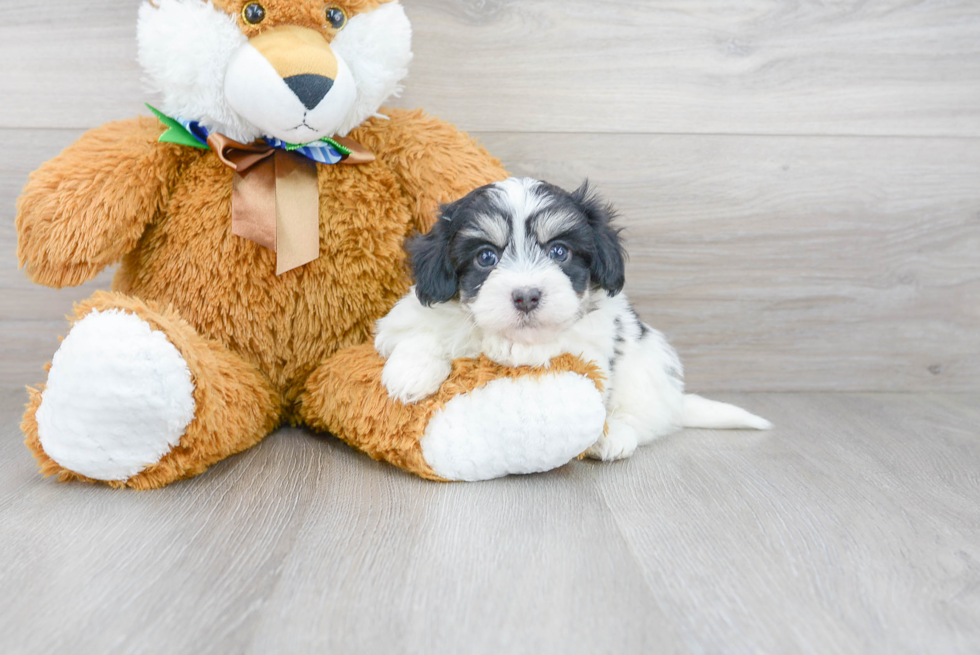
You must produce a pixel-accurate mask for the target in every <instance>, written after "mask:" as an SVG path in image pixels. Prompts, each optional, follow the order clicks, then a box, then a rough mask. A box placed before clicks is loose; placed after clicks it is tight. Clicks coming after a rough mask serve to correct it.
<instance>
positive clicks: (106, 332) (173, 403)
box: [37, 310, 194, 481]
mask: <svg viewBox="0 0 980 655" xmlns="http://www.w3.org/2000/svg"><path fill="white" fill-rule="evenodd" d="M193 419H194V383H193V381H192V379H191V373H190V370H189V369H188V368H187V362H185V361H184V358H183V357H182V356H181V355H180V353H179V352H178V351H177V349H176V348H175V347H174V346H173V344H171V343H170V341H168V340H167V337H166V335H164V334H163V333H162V332H159V331H155V330H153V329H152V328H151V327H150V325H149V324H148V323H146V322H145V321H143V320H142V319H140V318H139V317H138V316H135V315H133V314H127V313H124V312H121V311H118V310H108V311H104V312H99V311H93V312H92V313H91V314H89V315H88V316H86V317H85V318H83V319H82V320H81V321H79V322H78V323H76V324H75V325H74V327H72V329H71V331H70V332H69V333H68V336H67V337H65V340H64V341H63V342H62V344H61V347H60V348H59V349H58V352H56V353H55V355H54V359H53V361H52V364H51V372H50V373H49V374H48V381H47V385H46V387H45V389H44V392H43V394H42V396H41V406H40V407H39V408H38V410H37V424H38V435H39V437H40V440H41V446H42V448H44V452H45V453H47V455H48V456H49V457H50V458H51V459H53V460H54V461H56V462H57V463H58V464H60V465H61V466H63V467H65V468H66V469H68V470H70V471H74V472H75V473H80V474H81V475H84V476H87V477H90V478H93V479H95V480H106V481H110V480H117V481H122V480H127V479H129V478H130V477H132V476H134V475H136V474H138V473H139V472H141V471H142V470H143V469H145V468H146V467H147V466H149V465H151V464H155V463H156V462H158V461H160V459H161V458H162V457H163V456H164V455H166V454H167V453H168V452H170V449H171V448H173V447H174V446H176V445H177V444H178V443H179V442H180V438H181V437H182V436H183V435H184V431H185V430H186V428H187V426H188V424H189V423H190V422H191V421H192V420H193Z"/></svg>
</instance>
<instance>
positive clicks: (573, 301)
mask: <svg viewBox="0 0 980 655" xmlns="http://www.w3.org/2000/svg"><path fill="white" fill-rule="evenodd" d="M613 218H614V213H613V210H612V208H611V207H610V206H609V205H607V204H606V203H605V202H603V201H602V200H601V199H600V198H599V197H598V196H596V195H595V194H594V193H592V191H591V190H590V188H589V186H588V183H586V184H583V185H582V186H581V187H580V188H579V189H578V190H577V191H574V192H572V193H568V192H567V191H563V190H562V189H559V188H558V187H556V186H553V185H551V184H548V183H546V182H540V181H537V180H531V179H527V178H511V179H509V180H505V181H504V182H498V183H495V184H491V185H488V186H485V187H481V188H479V189H477V190H475V191H473V192H472V193H470V194H469V195H467V196H466V197H464V198H463V199H461V200H459V201H457V202H455V203H452V204H450V205H446V206H444V207H443V208H442V214H441V216H440V220H438V221H436V224H435V225H434V226H433V228H432V230H431V231H430V232H429V233H428V234H426V235H424V236H420V237H417V238H416V239H414V240H413V241H412V242H411V243H410V245H409V249H410V252H411V254H412V265H413V268H414V271H415V290H416V293H417V295H418V297H419V300H420V301H421V302H422V303H423V304H425V305H431V304H433V303H441V302H447V301H449V300H452V299H458V300H459V301H460V303H461V304H462V306H463V307H464V308H465V309H466V310H467V311H469V312H470V314H471V315H472V316H473V319H474V321H475V322H476V323H477V325H479V326H480V327H481V328H482V329H483V330H485V331H487V332H490V333H494V334H498V335H501V336H504V337H506V338H508V339H510V340H511V341H515V342H519V343H538V342H544V341H547V340H549V339H552V338H554V336H555V334H556V333H558V332H560V331H562V330H564V329H566V328H568V327H569V326H571V325H572V324H573V323H574V322H575V321H577V320H578V319H579V318H581V317H582V315H583V314H584V307H585V304H586V302H587V300H588V298H589V295H590V294H591V293H593V292H595V291H597V290H602V291H605V292H606V293H608V294H610V295H615V294H617V293H619V292H620V291H621V290H622V288H623V283H624V261H623V259H624V258H623V248H622V243H621V240H620V237H619V230H617V229H616V228H615V227H613V225H612V221H613Z"/></svg>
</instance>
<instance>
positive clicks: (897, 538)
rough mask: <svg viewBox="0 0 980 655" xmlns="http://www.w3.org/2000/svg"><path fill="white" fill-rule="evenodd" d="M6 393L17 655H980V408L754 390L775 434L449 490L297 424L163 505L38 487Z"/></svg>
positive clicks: (16, 394) (698, 439)
mask: <svg viewBox="0 0 980 655" xmlns="http://www.w3.org/2000/svg"><path fill="white" fill-rule="evenodd" d="M23 399H24V398H23V392H22V391H20V390H12V389H10V388H5V389H3V390H2V392H0V437H2V438H0V588H3V589H4V590H5V591H7V593H5V594H2V595H0V651H2V652H4V653H33V652H47V651H54V650H63V649H65V648H66V647H67V648H70V649H71V650H72V652H77V653H80V654H82V655H84V654H87V653H103V652H108V651H110V650H112V651H113V652H120V653H135V652H140V653H164V652H168V653H169V652H189V651H194V652H202V653H211V652H311V651H316V652H320V651H329V652H362V653H375V652H379V653H380V652H408V653H416V652H434V653H443V652H445V653H451V652H469V653H475V654H479V653H499V652H513V653H542V654H547V653H568V654H572V655H574V654H576V653H594V652H623V653H649V652H664V653H672V652H726V653H828V652H835V653H844V654H847V653H883V652H888V653H937V654H938V653H943V654H944V655H947V654H957V653H970V652H975V649H976V646H977V644H978V643H980V628H978V626H980V594H978V593H977V589H978V588H980V568H978V567H977V566H976V562H977V561H980V505H978V503H977V500H980V476H978V474H977V471H978V470H980V434H978V432H977V428H976V421H977V419H978V418H980V414H978V411H977V409H976V408H977V407H978V406H980V397H978V396H977V395H976V394H972V395H960V396H955V395H929V396H913V395H907V394H905V395H900V394H874V395H846V394H829V395H813V394H768V395H761V394H751V395H739V394H729V395H726V396H724V399H726V400H729V401H733V402H739V403H741V404H743V405H745V406H746V407H749V408H751V409H752V410H754V411H758V412H760V413H762V414H763V415H766V416H767V417H769V418H771V419H773V420H774V421H775V422H776V425H777V428H776V430H775V431H773V432H771V433H749V432H709V431H687V432H684V433H681V434H678V435H674V436H672V437H670V438H668V439H666V440H663V441H661V442H659V443H657V444H654V445H652V446H650V447H648V448H644V449H641V451H640V452H639V453H638V454H637V455H636V456H635V457H634V458H633V459H632V460H630V461H628V462H624V463H617V464H611V465H610V464H605V465H604V464H596V463H590V462H575V463H573V464H571V465H569V466H567V467H564V468H563V469H560V470H558V471H555V472H552V473H550V474H546V475H540V476H531V477H524V478H511V479H505V480H500V481H494V482H489V483H483V484H456V485H452V484H451V485H441V484H435V483H428V482H423V481H420V480H417V479H415V478H412V477H410V476H408V475H405V474H403V473H400V472H398V471H396V470H393V469H391V468H389V467H386V466H384V465H382V464H378V463H375V462H372V461H370V460H369V459H368V458H366V457H364V456H362V455H360V454H357V453H355V452H353V451H351V450H350V449H348V448H347V447H346V446H343V445H342V444H339V443H337V442H336V441H334V440H332V439H331V438H329V437H315V436H313V435H310V434H308V433H306V432H304V431H300V430H283V431H281V432H279V433H277V434H276V435H273V436H272V437H270V438H269V439H267V440H266V441H265V442H264V443H263V444H261V445H260V446H258V447H256V448H254V449H252V450H251V451H249V452H247V453H244V454H242V455H240V456H237V457H235V458H232V459H230V460H228V461H226V462H223V463H221V464H219V465H218V466H216V467H214V468H213V469H212V470H211V471H210V472H208V473H207V474H205V475H203V476H200V477H198V478H195V479H193V480H190V481H186V482H183V483H179V484H177V485H174V486H171V487H169V488H167V489H164V490H161V491H155V492H145V493H136V492H128V491H113V490H110V489H106V488H102V487H94V486H88V485H82V484H69V485H60V484H57V483H55V482H52V481H50V480H44V479H41V478H39V477H37V476H36V474H35V473H34V467H33V462H32V461H31V458H30V456H29V455H28V453H27V451H26V450H25V449H24V448H23V446H22V445H21V444H20V443H19V441H20V438H19V435H18V433H17V430H16V422H17V418H18V417H19V414H20V407H21V404H22V402H23Z"/></svg>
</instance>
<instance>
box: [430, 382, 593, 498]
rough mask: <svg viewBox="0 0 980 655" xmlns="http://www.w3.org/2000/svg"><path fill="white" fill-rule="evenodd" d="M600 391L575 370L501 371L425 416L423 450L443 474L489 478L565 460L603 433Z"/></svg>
mask: <svg viewBox="0 0 980 655" xmlns="http://www.w3.org/2000/svg"><path fill="white" fill-rule="evenodd" d="M605 419H606V410H605V407H604V406H603V403H602V395H601V394H600V393H599V391H598V390H597V389H596V387H595V384H593V383H592V381H591V380H589V379H588V378H586V377H584V376H581V375H578V374H576V373H561V374H558V375H548V376H542V377H541V378H538V379H532V378H528V377H524V378H518V379H509V378H500V379H498V380H494V381H492V382H490V383H489V384H487V385H486V386H483V387H480V388H479V389H475V390H474V391H471V392H470V393H468V394H465V395H462V396H458V397H456V398H454V399H452V400H451V401H449V402H448V403H446V406H445V407H444V408H443V409H442V411H440V412H439V413H437V414H436V415H435V416H433V417H432V419H431V420H430V421H429V425H428V426H427V427H426V431H425V435H424V436H423V437H422V442H421V445H422V454H423V455H424V456H425V461H426V462H427V463H428V464H429V466H430V467H432V470H433V471H435V472H436V474H437V475H439V476H441V477H443V478H446V479H447V480H466V481H476V480H489V479H492V478H499V477H502V476H505V475H510V474H515V473H516V474H522V473H538V472H541V471H550V470H551V469H554V468H557V467H559V466H563V465H565V464H567V463H568V462H570V461H571V460H573V459H575V458H576V457H578V456H579V455H581V454H582V453H583V452H585V450H586V449H587V448H588V447H589V446H591V445H592V444H593V443H595V440H596V438H597V437H598V436H599V435H600V434H602V427H603V425H604V423H605Z"/></svg>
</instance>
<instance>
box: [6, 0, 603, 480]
mask: <svg viewBox="0 0 980 655" xmlns="http://www.w3.org/2000/svg"><path fill="white" fill-rule="evenodd" d="M138 37H139V56H140V62H141V64H142V66H143V68H144V70H145V72H146V75H147V78H148V80H149V82H150V83H151V84H152V85H153V87H155V90H156V91H157V93H158V99H159V100H158V103H159V111H160V115H161V116H162V117H164V119H165V121H166V123H167V124H164V123H162V122H161V121H160V120H157V119H156V118H144V117H141V118H134V119H131V120H126V121H121V122H116V123H110V124H108V125H105V126H102V127H100V128H97V129H94V130H91V131H90V132H88V133H87V134H85V135H84V136H82V137H81V139H79V140H78V141H77V142H76V143H75V144H73V145H71V146H70V147H68V148H67V149H66V150H65V151H64V152H63V153H62V154H61V155H59V156H58V157H57V158H55V159H54V160H52V161H50V162H48V163H47V164H45V165H44V166H42V167H41V168H40V169H39V170H37V171H36V172H35V173H33V174H32V176H31V178H30V181H29V183H28V184H27V186H26V188H25V189H24V192H23V195H22V197H21V198H20V200H19V202H18V214H17V231H18V258H19V261H20V264H21V266H22V267H23V268H24V269H25V270H26V272H27V274H28V275H29V276H30V278H31V279H32V280H34V281H35V282H38V283H40V284H44V285H47V286H51V287H64V286H72V285H78V284H81V283H83V282H85V281H87V280H90V279H92V278H93V277H94V276H95V275H96V274H98V273H99V272H100V271H101V270H102V269H104V268H105V267H107V266H111V265H114V264H117V263H120V264H121V265H120V266H119V269H118V271H117V273H116V276H115V279H114V281H113V285H112V292H111V293H110V292H99V293H96V294H95V295H94V296H92V297H91V298H89V299H88V300H86V301H84V302H82V303H80V304H78V305H77V306H76V307H75V312H74V317H73V319H72V327H71V330H70V332H69V333H68V335H67V337H66V338H65V339H64V341H63V342H62V345H61V347H60V348H59V350H58V351H57V352H56V353H55V355H54V358H53V362H52V365H51V367H50V369H49V374H48V379H47V382H46V384H45V385H40V386H39V388H38V389H31V390H29V393H30V401H29V404H28V408H27V412H26V414H25V417H24V421H23V430H24V433H25V435H26V443H27V445H28V446H29V448H30V449H31V450H32V451H33V453H34V455H35V456H36V458H37V459H38V461H39V463H40V468H41V470H42V472H43V473H44V474H48V475H50V474H54V475H57V476H58V478H59V479H60V480H71V479H79V480H88V481H102V482H105V483H108V484H110V485H113V486H117V487H119V486H128V487H132V488H138V489H146V488H155V487H160V486H163V485H166V484H169V483H171V482H174V481H176V480H179V479H182V478H187V477H189V476H193V475H196V474H198V473H201V472H203V471H204V470H205V469H207V468H208V467H209V466H211V465H212V464H214V463H216V462H218V461H220V460H221V459H223V458H225V457H228V456H229V455H232V454H234V453H237V452H240V451H242V450H244V449H246V448H249V447H250V446H252V445H254V444H256V443H258V442H259V441H260V440H261V439H262V438H263V437H265V436H266V435H268V434H269V433H270V432H272V431H273V430H275V429H276V427H277V426H279V425H281V424H283V423H290V424H305V425H308V426H311V427H313V428H316V429H320V430H325V431H330V432H333V433H334V434H336V435H337V436H339V437H341V438H342V439H344V440H345V441H347V442H348V443H351V444H352V445H354V446H356V447H357V448H360V449H362V450H363V451H364V452H366V453H368V454H369V455H370V456H372V457H374V458H376V459H381V460H386V461H389V462H391V463H393V464H395V465H397V466H400V467H402V468H403V469H405V470H407V471H411V472H413V473H416V474H418V475H421V476H423V477H426V478H429V479H435V480H477V479H487V478H492V477H497V476H501V475H506V474H510V473H528V472H533V471H542V470H547V469H550V468H554V467H557V466H560V465H562V464H564V463H566V462H568V461H570V460H571V459H573V458H575V457H576V456H577V455H578V454H580V453H581V452H583V451H584V450H586V449H587V448H588V447H589V446H590V445H591V443H592V442H593V441H594V440H595V438H596V435H597V434H598V433H600V432H601V430H602V425H603V421H604V411H603V408H602V400H601V395H600V393H599V388H601V380H600V379H599V377H598V374H597V373H596V371H595V369H594V367H592V366H590V365H587V364H585V363H583V362H582V361H581V360H578V359H576V358H573V357H568V356H564V357H561V358H559V359H557V360H555V362H554V363H553V365H552V367H551V368H550V369H548V370H547V371H541V370H530V369H505V368H503V367H500V366H497V365H495V364H492V363H491V362H489V361H487V360H479V361H475V360H467V361H460V362H457V363H456V364H455V367H454V373H453V375H452V377H451V378H450V380H449V381H447V383H446V384H445V385H444V386H443V388H442V390H441V391H440V392H439V393H438V394H437V395H436V396H434V397H433V398H431V399H429V400H427V401H424V402H422V403H418V404H415V405H410V406H409V405H402V404H401V403H398V402H395V401H392V400H390V399H389V398H388V397H387V394H386V393H385V391H384V389H383V387H382V386H381V384H380V376H381V369H382V365H383V362H382V361H381V360H380V358H379V357H378V355H377V354H376V353H375V352H374V350H373V349H372V348H371V347H370V346H369V345H362V344H367V343H368V342H369V341H370V339H371V333H372V328H373V325H374V323H375V321H376V320H377V319H378V318H380V317H381V316H383V315H384V314H385V313H386V312H387V311H388V310H389V309H390V308H391V307H392V306H393V305H394V303H395V302H396V301H397V300H398V299H399V298H400V297H401V296H402V295H403V294H404V293H405V292H406V290H407V289H408V287H409V284H410V280H409V277H408V273H407V272H406V271H407V267H406V265H405V258H406V255H405V252H404V249H403V243H404V240H405V239H406V237H408V236H409V235H411V234H412V233H414V232H416V231H424V230H426V229H427V228H428V226H429V225H430V224H431V221H432V220H433V219H434V217H435V214H436V210H437V208H438V206H439V205H440V203H446V202H450V201H453V200H455V199H457V198H459V197H461V196H463V195H465V194H466V193H467V192H468V191H470V190H471V189H473V188H475V187H478V186H481V185H483V184H486V183H489V182H492V181H496V180H501V179H504V178H506V177H507V173H506V171H505V170H504V169H503V167H502V166H501V164H500V162H498V161H497V160H496V159H494V158H493V157H491V156H490V155H489V154H488V153H487V152H486V151H485V150H484V149H483V148H482V147H480V146H479V145H478V144H476V143H475V142H474V141H473V140H472V139H470V138H469V137H467V136H466V135H465V134H463V133H461V132H460V131H458V130H456V129H455V128H454V127H452V126H451V125H448V124H446V123H444V122H441V121H439V120H437V119H434V118H431V117H429V116H427V115H425V114H423V113H422V112H419V111H404V110H396V109H384V108H382V103H383V102H384V101H385V100H386V99H387V98H388V97H390V96H391V95H393V94H396V93H397V92H398V90H399V88H400V87H399V84H400V82H401V80H402V79H403V78H404V76H405V74H406V71H407V66H408V63H409V61H410V59H411V27H410V25H409V22H408V19H407V18H406V16H405V13H404V11H403V9H402V7H401V6H400V5H399V4H398V3H397V2H395V1H390V0H343V1H338V2H336V3H331V2H323V1H316V0H262V1H261V2H250V1H245V2H242V1H239V0H213V3H212V2H204V1H202V0H155V1H153V2H147V3H146V4H144V6H143V7H142V8H141V10H140V20H139V30H138ZM177 123H180V124H182V125H185V126H186V127H187V130H188V134H189V135H191V136H194V135H195V134H196V135H197V136H196V137H195V138H197V139H198V140H199V141H200V143H198V144H195V143H194V142H193V141H188V140H186V139H185V140H184V141H181V140H180V139H177V140H176V142H174V140H173V139H169V140H168V138H167V137H166V136H164V137H163V138H164V140H163V141H162V142H161V137H162V136H163V135H165V134H169V133H170V131H171V130H172V129H173V128H174V125H176V124H177ZM205 134H206V135H211V136H213V135H223V136H224V137H227V139H230V140H231V141H232V143H233V144H237V146H240V145H242V144H251V143H253V142H255V143H266V142H268V143H272V142H273V141H277V142H280V143H281V144H285V145H284V146H283V147H281V148H280V152H278V153H276V154H275V155H274V156H275V162H276V166H279V164H280V162H281V160H280V159H279V157H280V156H282V157H284V158H293V159H289V161H294V160H295V161H299V160H297V159H295V158H297V157H300V155H298V154H296V153H294V152H292V150H293V149H295V148H296V147H297V146H299V145H302V144H307V143H320V142H321V141H323V142H324V143H326V142H327V141H329V142H330V143H331V144H333V145H332V146H330V148H333V150H331V152H332V153H333V154H335V155H336V154H337V153H338V152H339V153H340V155H341V156H343V155H344V152H343V150H344V148H343V147H342V146H340V145H337V144H338V143H352V144H354V145H355V146H358V145H359V148H360V149H361V150H363V151H366V152H368V153H369V156H368V157H367V158H366V159H365V160H363V162H362V163H358V164H350V162H347V161H342V162H340V163H327V162H320V163H316V164H312V163H309V164H302V163H300V164H297V166H308V167H309V170H310V171H313V173H312V177H311V179H312V180H313V184H314V189H315V191H316V194H315V195H314V200H315V198H316V196H317V195H318V198H319V200H318V205H314V206H313V207H314V210H313V211H314V227H313V230H314V232H313V234H314V237H313V238H314V240H316V239H317V237H316V234H317V230H318V242H319V250H318V254H317V253H316V250H315V243H314V255H313V258H312V260H311V261H309V262H307V263H305V264H303V265H300V266H297V267H294V268H291V269H290V270H287V271H284V272H283V271H281V268H282V266H281V265H280V266H279V267H278V268H277V257H282V256H283V252H284V247H285V245H287V244H286V240H287V238H288V230H287V231H282V230H284V229H285V228H284V227H283V226H284V225H285V223H283V222H282V221H285V220H286V219H289V218H290V217H289V216H288V215H287V214H289V211H288V210H287V209H282V207H281V205H280V204H277V203H280V202H285V201H283V200H282V198H281V196H279V195H269V193H268V189H266V192H265V195H263V196H262V198H264V199H265V200H264V201H265V202H267V205H266V209H268V208H269V206H268V202H269V201H270V200H269V199H270V198H271V199H272V200H271V202H272V203H273V205H272V210H271V211H272V220H273V232H275V231H276V230H280V232H276V234H277V235H278V236H276V237H274V238H273V241H274V244H275V245H276V246H277V248H278V251H277V252H273V249H272V248H270V247H269V245H268V244H266V245H262V244H261V243H259V242H258V241H255V240H252V239H250V238H245V237H243V236H239V235H238V234H236V233H233V228H232V216H233V213H234V212H237V211H238V210H239V207H238V203H239V202H242V205H241V207H242V208H245V206H246V203H245V202H244V201H243V200H242V198H244V200H249V198H248V197H246V196H247V195H248V193H250V192H251V191H250V189H251V190H254V188H256V187H254V186H253V187H246V188H244V190H243V189H241V188H239V186H238V185H239V184H240V183H242V180H243V179H245V174H244V173H242V172H241V170H240V169H235V168H234V166H232V165H229V163H228V162H227V161H225V159H223V158H222V157H220V156H219V154H220V153H219V152H218V151H217V150H216V145H215V142H212V140H211V136H208V137H207V139H206V140H205V139H204V138H203V135H205ZM332 137H333V138H336V140H333V141H330V138H332ZM344 138H346V139H347V141H344V140H343V139H344ZM263 139H264V141H263ZM205 143H207V144H209V145H210V146H211V148H210V149H206V147H205ZM293 144H295V145H293ZM237 146H235V147H237ZM338 149H339V150H338ZM282 153H290V154H288V155H285V154H282ZM348 156H349V153H348ZM269 161H272V160H269ZM318 161H319V160H318ZM348 164H350V165H348ZM290 175H291V173H289V172H288V171H287V172H285V173H284V172H282V171H281V170H280V169H279V168H276V169H275V184H277V185H279V184H281V185H283V186H282V187H280V186H276V190H275V194H279V193H280V190H281V189H283V188H287V189H288V188H290V187H288V184H287V183H291V182H290V180H291V179H292V178H291V177H290ZM253 181H254V180H253ZM253 200H254V199H253ZM286 200H289V201H290V202H291V201H292V200H291V199H289V198H287V199H286ZM255 206H256V205H254V204H253V205H250V206H249V207H251V208H253V209H254V207H255ZM286 206H287V207H288V203H286ZM317 208H318V210H317ZM317 220H318V227H316V225H317ZM290 229H291V228H290ZM284 234H286V235H287V237H284V236H283V235H284ZM276 239H278V241H276ZM280 264H281V262H280Z"/></svg>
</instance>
